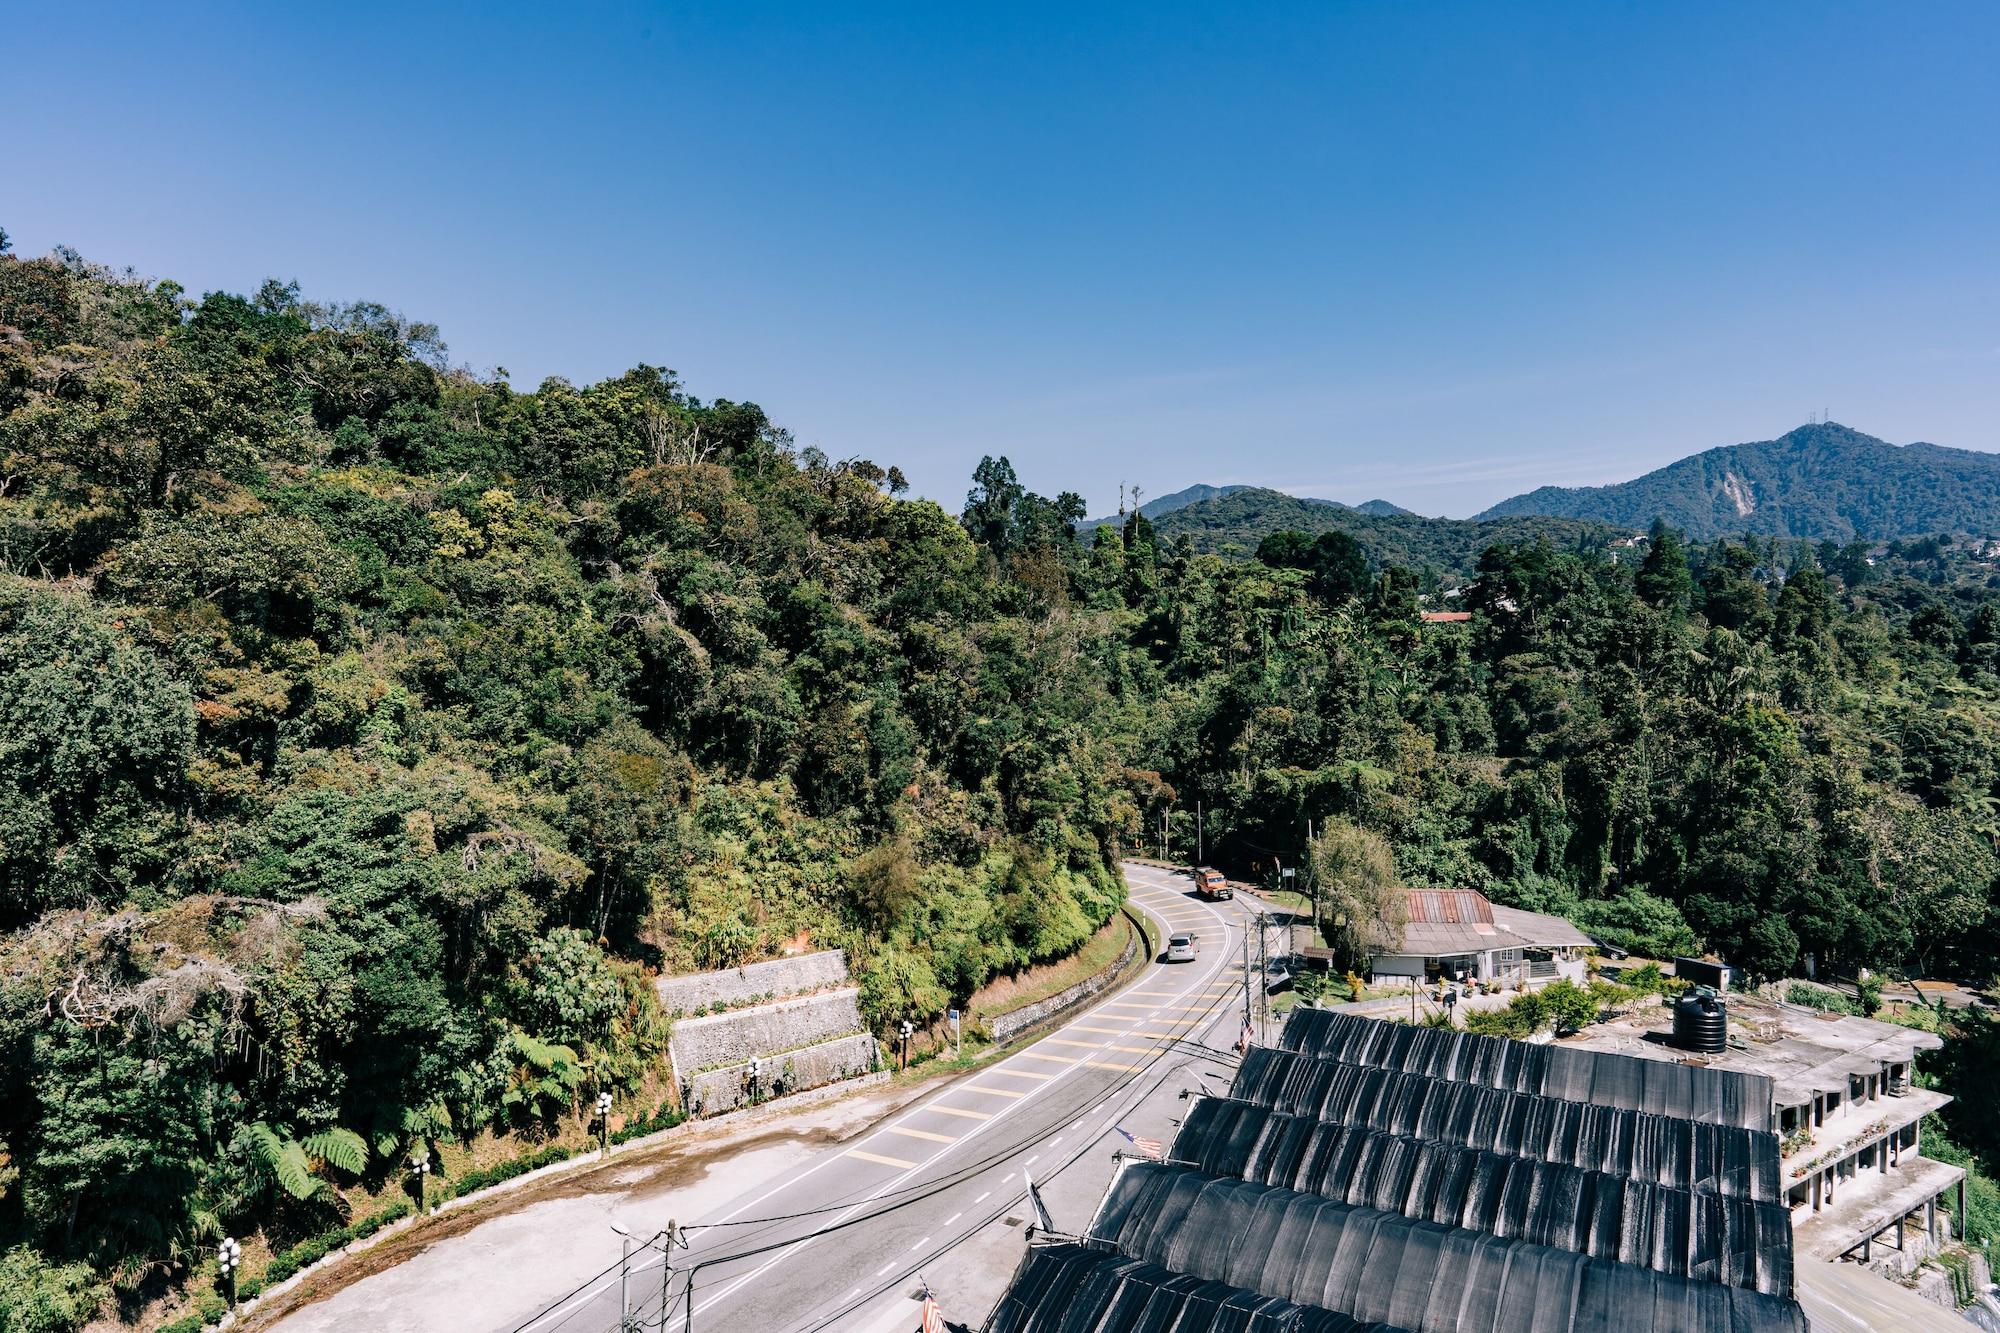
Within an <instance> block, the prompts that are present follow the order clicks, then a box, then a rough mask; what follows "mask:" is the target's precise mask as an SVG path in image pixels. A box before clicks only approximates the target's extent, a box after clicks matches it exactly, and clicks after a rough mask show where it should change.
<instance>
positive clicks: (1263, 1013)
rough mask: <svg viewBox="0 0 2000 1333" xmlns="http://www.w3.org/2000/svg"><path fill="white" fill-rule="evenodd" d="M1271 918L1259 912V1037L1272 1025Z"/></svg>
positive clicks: (1261, 1037) (1260, 1038)
mask: <svg viewBox="0 0 2000 1333" xmlns="http://www.w3.org/2000/svg"><path fill="white" fill-rule="evenodd" d="M1269 920H1270V918H1269V917H1267V916H1266V915H1265V914H1264V913H1263V912H1261V911H1259V912H1258V913H1257V1037H1258V1039H1259V1040H1260V1041H1261V1040H1262V1039H1263V1036H1264V1031H1265V1029H1266V1028H1268V1027H1270V1025H1271V929H1270V926H1269V924H1268V922H1269Z"/></svg>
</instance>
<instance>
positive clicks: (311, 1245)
mask: <svg viewBox="0 0 2000 1333" xmlns="http://www.w3.org/2000/svg"><path fill="white" fill-rule="evenodd" d="M410 1212H411V1208H410V1204H409V1203H408V1202H407V1201H399V1202H397V1203H393V1204H391V1205H390V1206H389V1207H387V1208H384V1209H383V1210H382V1211H381V1212H379V1213H372V1214H370V1215H369V1216H367V1217H364V1218H362V1219H361V1220H360V1221H359V1222H354V1223H351V1224H349V1225H347V1226H344V1227H337V1228H335V1229H334V1230H332V1231H327V1232H322V1233H321V1234H319V1235H317V1236H311V1237H308V1238H307V1239H305V1240H302V1241H300V1242H299V1243H298V1244H296V1245H294V1246H292V1247H291V1248H290V1249H288V1250H283V1251H280V1252H279V1253H278V1254H277V1255H276V1256H274V1257H273V1258H272V1260H271V1262H270V1263H269V1264H268V1265H267V1266H266V1267H265V1269H264V1271H263V1272H261V1273H259V1274H258V1275H257V1276H255V1277H246V1278H241V1279H239V1280H238V1281H237V1283H236V1299H238V1300H239V1301H247V1300H250V1299H251V1298H252V1297H255V1296H258V1295H261V1294H262V1293H263V1292H264V1291H265V1290H266V1289H267V1288H269V1287H274V1286H276V1285H277V1284H278V1283H280V1282H283V1281H284V1280H285V1279H286V1278H288V1277H290V1276H292V1275H293V1274H294V1273H296V1272H298V1271H299V1270H300V1269H302V1268H309V1267H311V1266H312V1265H313V1264H316V1263H318V1262H319V1261H320V1260H322V1259H324V1258H326V1256H327V1255H329V1254H332V1253H333V1252H334V1251H335V1250H338V1249H340V1248H342V1247H343V1246H346V1245H351V1244H353V1243H354V1242H355V1241H357V1240H361V1239H364V1238H365V1237H368V1236H372V1235H374V1234H375V1233H376V1232H378V1231H380V1230H381V1229H382V1228H383V1227H386V1226H388V1225H389V1224H390V1223H391V1222H394V1221H396V1220H398V1219H399V1218H404V1217H408V1216H409V1215H410ZM194 1303H195V1312H194V1313H193V1314H189V1315H182V1316H181V1317H180V1318H179V1319H176V1320H173V1321H172V1322H170V1323H165V1324H162V1325H160V1326H159V1328H157V1329H155V1330H154V1331H153V1333H201V1330H202V1328H203V1327H204V1326H206V1325H208V1324H213V1323H215V1322H216V1321H217V1320H219V1319H221V1318H222V1316H223V1315H224V1313H226V1312H227V1311H228V1309H229V1303H228V1302H227V1301H226V1300H225V1299H224V1298H223V1295H222V1293H221V1292H219V1291H204V1292H201V1293H200V1294H199V1295H197V1296H196V1297H195V1298H194Z"/></svg>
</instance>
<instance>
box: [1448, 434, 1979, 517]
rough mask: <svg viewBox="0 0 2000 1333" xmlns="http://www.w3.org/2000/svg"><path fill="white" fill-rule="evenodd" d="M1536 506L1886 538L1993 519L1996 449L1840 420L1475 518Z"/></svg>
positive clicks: (1523, 500)
mask: <svg viewBox="0 0 2000 1333" xmlns="http://www.w3.org/2000/svg"><path fill="white" fill-rule="evenodd" d="M1532 514H1546V515H1559V516H1562V517H1567V518H1581V519H1591V520H1593V521H1596V522H1600V523H1612V524H1616V525H1618V526H1619V527H1623V528H1645V527H1647V526H1649V525H1650V524H1652V523H1654V522H1655V521H1659V522H1664V523H1667V524H1669V525H1670V526H1672V527H1674V528H1676V529H1678V530H1679V531H1681V532H1684V533H1686V534H1688V535H1689V536H1691V537H1697V538H1719V537H1736V536H1742V535H1745V534H1752V535H1756V536H1760V537H1796V538H1805V539H1809V540H1813V541H1840V542H1846V541H1852V540H1854V539H1855V538H1857V537H1862V538H1868V539H1870V540H1874V541H1888V540H1890V539H1892V538H1898V537H1924V536H1928V535H1930V534H1933V533H1939V532H1944V533H1967V534H1973V535H1977V536H1982V537H1991V536H1994V535H1995V533H1996V528H2000V517H1996V516H2000V454H1989V453H1980V452H1978V451H1976V450H1971V449H1947V448H1944V447H1942V446H1940V445H1935V444H1911V445H1905V446H1902V447H1898V446H1896V445H1893V444H1889V443H1888V442H1886V441H1883V440H1878V439H1876V438H1875V437H1874V436H1872V435H1863V434H1862V433H1861V432H1860V431H1857V430H1851V429H1849V428H1848V427H1846V426H1842V425H1840V424H1838V423H1835V422H1821V423H1817V424H1814V425H1809V426H1800V427H1799V428H1798V429H1797V430H1794V431H1791V432H1790V433H1788V434H1786V435H1783V436H1780V437H1779V438H1778V439H1775V440H1764V441H1761V442H1759V443H1756V444H1731V445H1725V446H1724V447H1722V448H1720V449H1709V450H1707V451H1705V452H1703V453H1699V454H1695V455H1694V456H1692V457H1690V458H1683V459H1681V460H1680V461H1679V462H1677V463H1671V464H1669V465H1667V466H1666V467H1663V468H1660V469H1658V470H1656V471H1653V472H1648V473H1647V474H1646V475H1645V476H1643V477H1638V478H1635V479H1634V480H1632V481H1627V482H1621V483H1619V484H1617V485H1614V486H1586V487H1563V486H1543V487H1541V488H1540V489H1538V490H1533V491H1530V492H1528V493H1527V494H1526V495H1517V496H1515V497H1513V498H1512V499H1510V500H1503V501H1501V502H1500V503H1499V504H1497V505H1494V506H1493V507H1492V508H1491V509H1488V510H1487V511H1486V512H1485V513H1483V514H1480V515H1478V517H1479V518H1481V519H1494V518H1521V517H1525V516H1528V515H1532Z"/></svg>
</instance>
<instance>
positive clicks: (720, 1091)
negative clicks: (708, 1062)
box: [686, 1032, 875, 1115]
mask: <svg viewBox="0 0 2000 1333" xmlns="http://www.w3.org/2000/svg"><path fill="white" fill-rule="evenodd" d="M759 1060H760V1068H759V1071H758V1085H757V1099H758V1100H759V1101H760V1102H761V1101H764V1100H766V1099H768V1098H772V1097H787V1096H790V1095H791V1094H792V1093H795V1092H804V1091H806V1090H807V1089H809V1088H817V1087H823V1086H824V1085H826V1084H828V1083H838V1082H840V1081H841V1080H843V1079H850V1078H858V1077H859V1076H861V1075H863V1074H866V1073H868V1072H870V1071H871V1070H873V1069H874V1067H875V1038H873V1037H871V1036H869V1035H868V1034H867V1033H865V1032H864V1033H857V1034H855V1035H853V1036H848V1037H836V1038H834V1039H833V1040H832V1041H824V1042H821V1043H819V1044H818V1045H816V1046H808V1047H806V1048H805V1049H803V1050H798V1051H787V1052H785V1053H784V1054H782V1055H765V1056H760V1057H759ZM749 1072H750V1065H749V1062H748V1061H745V1062H744V1063H742V1064H737V1065H729V1066H727V1067H725V1068H722V1069H711V1070H709V1071H708V1072H707V1073H705V1074H697V1075H695V1076H694V1077H693V1078H692V1079H690V1080H688V1088H687V1094H686V1105H687V1109H688V1114H689V1115H716V1114H718V1113H720V1112H723V1111H733V1110H735V1109H736V1108H737V1107H739V1106H741V1105H743V1103H744V1099H745V1093H746V1090H747V1083H748V1080H747V1077H746V1076H747V1075H748V1074H749Z"/></svg>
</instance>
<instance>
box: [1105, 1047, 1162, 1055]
mask: <svg viewBox="0 0 2000 1333" xmlns="http://www.w3.org/2000/svg"><path fill="white" fill-rule="evenodd" d="M1104 1049H1105V1050H1107V1051H1123V1052H1125V1054H1127V1055H1151V1054H1152V1053H1153V1048H1152V1047H1150V1046H1106V1047H1105V1048H1104Z"/></svg>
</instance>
